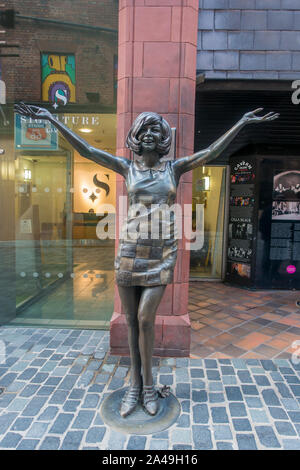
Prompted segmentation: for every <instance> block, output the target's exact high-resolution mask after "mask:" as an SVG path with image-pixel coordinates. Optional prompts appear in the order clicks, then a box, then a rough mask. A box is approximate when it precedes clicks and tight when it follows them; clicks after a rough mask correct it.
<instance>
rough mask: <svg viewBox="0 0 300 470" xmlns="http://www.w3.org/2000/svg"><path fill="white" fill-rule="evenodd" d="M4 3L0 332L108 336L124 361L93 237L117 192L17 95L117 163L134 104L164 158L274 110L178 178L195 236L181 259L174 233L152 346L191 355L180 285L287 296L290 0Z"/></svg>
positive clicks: (292, 71)
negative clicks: (220, 285) (151, 121)
mask: <svg viewBox="0 0 300 470" xmlns="http://www.w3.org/2000/svg"><path fill="white" fill-rule="evenodd" d="M5 8H15V10H16V11H18V13H17V14H16V17H15V27H14V28H5V27H4V26H3V31H4V32H3V33H2V34H1V37H3V39H4V40H5V41H6V45H7V46H9V47H5V48H2V49H1V56H2V57H1V80H2V83H3V84H4V85H3V86H6V96H5V98H3V97H2V98H1V99H2V101H1V103H2V104H1V116H0V119H2V122H1V126H0V135H1V147H2V148H3V150H4V151H5V153H3V155H1V156H0V165H1V189H0V191H1V198H0V201H1V202H0V204H1V214H2V220H3V221H4V223H3V224H1V227H0V234H1V237H0V240H1V259H2V260H3V267H4V269H2V270H1V273H0V281H1V294H2V297H3V302H2V307H1V310H2V311H1V314H0V321H1V323H2V324H3V323H4V324H5V323H8V322H11V323H12V324H19V325H23V324H27V325H45V324H46V325H49V326H50V325H52V326H54V327H55V326H58V325H59V326H61V325H63V326H66V327H68V326H71V327H87V328H89V327H90V328H109V327H110V329H111V350H112V352H114V353H117V354H126V352H127V330H126V321H125V316H124V313H123V312H122V307H121V304H120V300H119V297H118V293H117V291H116V290H115V287H114V273H113V259H114V253H115V250H116V249H117V245H118V237H116V238H113V237H108V238H107V237H105V233H104V232H105V231H106V232H107V230H108V231H109V230H110V229H111V227H112V231H113V232H114V233H115V230H116V233H118V230H119V226H120V223H121V219H122V216H123V215H124V213H123V209H122V206H121V205H119V204H120V201H121V202H122V201H123V199H122V197H123V198H124V196H126V191H125V187H124V182H123V180H122V178H121V177H119V176H118V175H115V174H114V173H113V172H111V171H110V170H107V169H105V168H102V167H99V166H97V165H96V164H94V163H92V162H90V161H88V160H86V159H84V158H82V157H81V156H80V155H79V154H77V153H76V152H75V151H74V150H73V149H72V148H71V147H70V145H69V144H68V143H67V142H66V141H65V140H64V139H63V138H62V137H61V136H60V135H59V134H57V133H56V132H54V130H53V128H52V127H51V126H47V125H46V124H45V123H43V122H32V121H30V120H29V121H28V120H25V119H21V118H20V116H16V117H15V118H14V116H13V109H12V105H13V103H14V102H18V101H21V100H22V101H25V102H27V103H32V104H36V105H39V106H45V107H47V109H50V110H52V112H54V113H56V114H57V115H58V117H59V119H61V120H62V122H64V123H65V124H66V125H68V126H69V127H71V128H72V129H74V130H75V131H76V132H78V134H80V135H81V136H83V137H84V138H85V139H86V140H88V141H89V142H90V143H91V144H92V145H94V146H95V147H100V148H103V149H106V150H107V151H109V152H110V153H113V154H117V155H121V156H126V157H127V158H133V157H132V155H131V154H130V152H129V151H128V149H126V147H125V144H124V142H125V137H126V134H127V132H128V130H129V127H130V125H131V123H132V121H133V120H134V118H135V117H136V116H137V115H138V114H139V113H140V112H142V111H145V110H153V111H156V112H158V113H160V114H162V115H163V116H164V117H165V118H166V119H167V120H168V122H169V123H170V125H171V127H172V128H173V135H174V144H175V145H174V148H173V152H172V154H170V155H169V157H168V158H178V157H181V156H184V155H189V154H191V153H193V152H194V151H196V150H200V149H201V148H205V147H207V146H208V145H210V144H211V143H212V142H213V141H215V140H216V139H217V138H218V137H220V136H221V135H222V134H223V133H224V132H225V131H226V130H228V129H229V128H230V127H231V126H232V125H233V124H234V123H235V122H236V121H237V120H238V119H240V118H241V116H242V115H243V114H244V113H245V112H247V111H250V110H254V109H257V108H260V107H263V108H264V109H265V111H266V112H269V111H276V112H280V114H281V116H280V119H279V120H278V121H276V122H273V123H270V124H264V125H260V126H255V125H251V126H249V127H247V128H245V129H243V130H242V131H241V132H240V134H239V135H238V137H237V138H236V139H235V140H234V141H233V142H232V143H231V144H230V146H229V147H228V148H227V149H226V151H225V152H223V154H222V155H220V157H219V158H218V159H217V160H216V161H215V162H212V163H211V164H210V165H209V166H205V167H201V168H198V169H196V170H193V172H190V173H188V174H186V175H185V176H184V178H183V179H182V181H181V183H180V187H179V189H178V197H177V202H178V203H180V204H181V206H182V207H183V208H184V212H183V214H182V219H180V222H179V223H180V224H181V226H182V227H184V224H186V226H189V227H190V230H193V231H194V233H195V234H196V236H197V235H198V237H199V240H198V244H196V245H194V246H193V247H191V249H188V248H187V247H188V245H187V243H188V242H191V240H190V238H189V237H188V236H186V234H185V238H183V239H181V240H180V241H179V252H178V261H177V265H176V271H175V277H174V282H173V284H172V285H169V286H168V288H167V289H166V293H165V296H164V298H163V301H162V303H161V305H160V307H159V311H158V314H157V321H156V350H155V351H156V353H157V354H159V355H187V354H188V351H189V318H188V314H187V306H188V286H189V281H190V280H194V279H197V280H199V279H200V280H201V279H205V280H207V279H209V280H214V281H216V280H218V281H223V282H224V281H225V282H229V283H233V284H236V285H239V286H240V287H246V288H280V289H282V288H283V289H299V286H300V278H299V275H300V274H299V273H300V263H299V260H300V205H299V204H300V164H299V145H298V144H299V127H300V120H299V117H298V114H299V113H298V109H299V108H297V104H298V93H297V90H298V87H299V86H300V82H299V83H297V80H299V77H300V7H299V5H298V2H297V1H296V0H200V1H199V2H198V1H197V0H120V1H119V2H117V1H115V0H105V1H94V2H82V1H81V0H76V1H72V2H70V1H69V0H63V1H62V2H60V5H59V7H58V6H57V5H56V6H55V7H54V6H53V5H52V2H50V1H42V0H33V1H28V2H24V1H23V2H16V1H15V2H11V3H9V2H7V4H6V6H5ZM5 55H6V56H7V55H9V57H4V56H5ZM299 96H300V94H299ZM299 101H300V100H299ZM120 198H121V199H120ZM104 204H105V205H106V206H105V207H104V206H103V205H104ZM101 220H102V223H101ZM183 232H184V231H183ZM192 240H193V239H192Z"/></svg>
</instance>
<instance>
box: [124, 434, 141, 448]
mask: <svg viewBox="0 0 300 470" xmlns="http://www.w3.org/2000/svg"><path fill="white" fill-rule="evenodd" d="M145 444H146V437H144V436H130V438H129V441H128V444H127V447H126V449H128V450H143V449H144V448H145Z"/></svg>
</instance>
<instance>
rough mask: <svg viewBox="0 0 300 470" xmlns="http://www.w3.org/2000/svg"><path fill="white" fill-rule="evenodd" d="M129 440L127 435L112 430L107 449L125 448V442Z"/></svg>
mask: <svg viewBox="0 0 300 470" xmlns="http://www.w3.org/2000/svg"><path fill="white" fill-rule="evenodd" d="M126 440H127V436H125V435H124V434H122V433H120V432H118V431H115V430H110V434H109V439H108V442H107V450H120V449H123V448H124V444H125V442H126Z"/></svg>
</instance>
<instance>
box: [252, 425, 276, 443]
mask: <svg viewBox="0 0 300 470" xmlns="http://www.w3.org/2000/svg"><path fill="white" fill-rule="evenodd" d="M255 431H256V433H257V436H258V438H259V441H260V442H261V444H262V445H263V446H265V447H267V448H271V447H272V448H280V447H281V445H280V444H279V442H278V439H277V437H276V435H275V433H274V431H273V428H272V427H271V426H255Z"/></svg>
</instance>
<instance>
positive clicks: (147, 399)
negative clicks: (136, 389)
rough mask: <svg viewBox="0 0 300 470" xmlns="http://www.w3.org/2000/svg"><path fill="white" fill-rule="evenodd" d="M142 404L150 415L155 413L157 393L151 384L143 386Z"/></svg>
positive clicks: (156, 409)
mask: <svg viewBox="0 0 300 470" xmlns="http://www.w3.org/2000/svg"><path fill="white" fill-rule="evenodd" d="M142 404H143V407H144V409H145V410H146V411H147V413H149V414H150V415H152V416H154V415H156V413H157V411H158V393H157V391H156V390H155V388H154V387H153V385H150V386H144V387H143V400H142Z"/></svg>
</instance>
